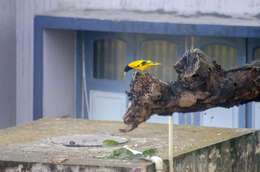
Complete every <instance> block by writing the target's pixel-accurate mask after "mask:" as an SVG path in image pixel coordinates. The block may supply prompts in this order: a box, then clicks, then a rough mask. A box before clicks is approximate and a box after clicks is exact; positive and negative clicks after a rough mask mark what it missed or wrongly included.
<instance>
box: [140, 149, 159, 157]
mask: <svg viewBox="0 0 260 172" xmlns="http://www.w3.org/2000/svg"><path fill="white" fill-rule="evenodd" d="M156 152H157V150H156V149H155V148H152V149H147V150H145V151H143V155H144V156H153V155H155V154H156Z"/></svg>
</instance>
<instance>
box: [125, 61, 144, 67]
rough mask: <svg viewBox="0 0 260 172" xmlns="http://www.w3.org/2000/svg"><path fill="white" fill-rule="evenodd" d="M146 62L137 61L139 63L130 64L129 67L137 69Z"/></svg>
mask: <svg viewBox="0 0 260 172" xmlns="http://www.w3.org/2000/svg"><path fill="white" fill-rule="evenodd" d="M144 61H145V60H137V61H134V62H132V63H130V64H129V65H128V66H129V67H131V68H135V67H138V66H140V65H142V63H143V62H144Z"/></svg>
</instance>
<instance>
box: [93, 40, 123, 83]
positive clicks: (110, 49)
mask: <svg viewBox="0 0 260 172" xmlns="http://www.w3.org/2000/svg"><path fill="white" fill-rule="evenodd" d="M93 52H94V53H93V61H94V63H93V77H94V78H96V79H109V80H122V79H123V78H122V77H121V76H122V75H121V73H122V71H123V69H124V66H125V64H126V43H125V42H124V41H121V40H117V39H101V40H95V41H94V42H93Z"/></svg>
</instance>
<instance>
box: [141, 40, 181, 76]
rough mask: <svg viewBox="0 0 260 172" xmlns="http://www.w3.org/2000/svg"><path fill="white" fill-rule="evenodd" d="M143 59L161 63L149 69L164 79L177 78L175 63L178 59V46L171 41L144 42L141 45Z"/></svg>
mask: <svg viewBox="0 0 260 172" xmlns="http://www.w3.org/2000/svg"><path fill="white" fill-rule="evenodd" d="M141 59H147V60H152V61H154V62H159V63H161V65H160V66H154V67H151V68H150V69H149V70H148V71H149V72H151V73H153V75H155V76H156V77H158V78H159V79H161V80H163V81H172V80H174V79H176V78H177V75H176V72H175V70H174V69H173V65H174V64H175V63H176V61H177V46H176V45H175V44H173V43H171V42H167V41H161V40H153V41H147V42H144V43H143V44H142V46H141Z"/></svg>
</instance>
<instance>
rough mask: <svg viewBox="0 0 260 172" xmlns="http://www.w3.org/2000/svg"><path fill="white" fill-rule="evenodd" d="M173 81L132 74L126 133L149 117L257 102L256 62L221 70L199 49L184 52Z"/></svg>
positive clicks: (259, 78)
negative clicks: (176, 75)
mask: <svg viewBox="0 0 260 172" xmlns="http://www.w3.org/2000/svg"><path fill="white" fill-rule="evenodd" d="M174 68H175V70H176V72H177V73H178V79H177V81H175V82H170V83H166V82H163V81H161V80H159V79H156V78H154V77H153V76H151V74H149V73H139V72H135V73H134V74H133V78H132V81H131V84H130V92H126V93H127V95H128V97H129V99H130V100H131V103H130V105H129V107H128V109H127V111H126V113H125V114H124V117H123V120H124V123H125V124H127V125H128V128H126V129H122V130H121V131H123V132H128V131H131V130H133V129H134V128H136V127H137V126H138V125H139V124H140V123H142V122H144V121H146V120H147V119H149V118H150V117H151V116H152V115H153V114H158V115H163V116H166V115H169V114H172V113H173V112H197V111H203V110H206V109H209V108H213V107H225V108H230V107H232V106H235V105H240V104H244V103H247V102H250V101H260V62H259V61H255V62H253V63H252V64H247V65H244V66H242V67H238V68H235V69H231V70H227V71H226V70H223V69H222V68H221V66H220V65H218V64H217V63H216V62H214V61H213V62H211V61H210V60H209V58H208V56H207V55H206V54H205V53H203V52H202V51H201V50H199V49H193V50H188V51H187V52H186V53H185V54H184V55H183V57H182V58H181V59H180V60H179V61H178V62H177V63H176V64H175V65H174Z"/></svg>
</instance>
